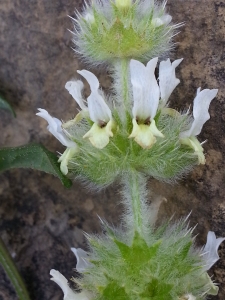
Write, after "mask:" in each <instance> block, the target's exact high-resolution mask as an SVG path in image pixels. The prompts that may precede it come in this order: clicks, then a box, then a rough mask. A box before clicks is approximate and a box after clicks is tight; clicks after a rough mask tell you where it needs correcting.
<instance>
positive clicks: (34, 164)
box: [0, 144, 72, 188]
mask: <svg viewBox="0 0 225 300" xmlns="http://www.w3.org/2000/svg"><path fill="white" fill-rule="evenodd" d="M13 168H31V169H35V170H40V171H44V172H46V173H49V174H52V175H54V176H56V177H58V178H59V179H60V180H61V182H62V184H63V185H64V186H65V187H67V188H69V187H70V186H71V185H72V182H71V180H70V179H68V178H67V177H66V176H64V175H63V174H62V172H61V171H60V165H59V163H58V158H57V156H56V155H55V154H53V153H52V152H50V151H48V150H47V149H46V148H45V147H44V146H42V145H37V144H30V145H26V146H20V147H15V148H2V149H0V172H2V171H5V170H8V169H13Z"/></svg>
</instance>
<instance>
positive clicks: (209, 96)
mask: <svg viewBox="0 0 225 300" xmlns="http://www.w3.org/2000/svg"><path fill="white" fill-rule="evenodd" d="M217 92H218V90H217V89H213V90H209V89H206V90H203V91H200V88H198V90H197V96H196V97H195V99H194V106H193V117H194V121H193V123H192V125H191V128H190V129H189V130H187V131H184V132H182V133H181V137H182V138H183V137H189V136H196V135H198V134H199V133H200V132H201V130H202V127H203V125H204V123H205V122H206V121H207V120H209V119H210V115H209V105H210V103H211V101H212V100H213V98H215V97H216V94H217Z"/></svg>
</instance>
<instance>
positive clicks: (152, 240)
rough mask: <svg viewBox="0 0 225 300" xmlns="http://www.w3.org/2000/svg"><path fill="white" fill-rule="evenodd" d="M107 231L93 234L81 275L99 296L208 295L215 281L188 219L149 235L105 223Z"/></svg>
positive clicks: (165, 298)
mask: <svg viewBox="0 0 225 300" xmlns="http://www.w3.org/2000/svg"><path fill="white" fill-rule="evenodd" d="M104 229H105V231H106V235H104V236H101V237H95V236H88V237H87V238H88V241H89V245H90V252H89V256H88V259H86V260H88V262H89V264H88V265H87V267H86V269H85V270H84V271H83V272H82V273H83V276H82V278H81V279H78V280H77V279H75V281H76V282H77V283H78V285H79V286H80V287H81V288H82V289H83V290H85V291H89V292H90V294H91V295H92V296H91V299H95V300H115V299H119V300H147V299H148V300H149V299H152V300H179V299H180V300H181V299H189V298H186V297H185V295H187V294H192V295H195V297H196V298H194V299H196V300H200V299H205V295H206V293H209V294H210V292H209V290H210V289H211V287H212V285H213V283H212V282H211V280H210V279H209V277H208V276H205V275H206V272H204V270H203V265H204V264H205V262H204V261H203V260H202V258H201V256H200V254H201V251H200V250H197V249H195V246H194V242H193V239H192V237H191V232H192V230H191V229H188V226H187V224H186V222H185V221H184V220H181V221H180V222H177V223H176V224H175V225H170V224H166V225H164V226H161V227H159V228H158V229H157V230H151V229H150V228H149V230H148V231H147V232H145V234H144V236H141V235H140V234H139V233H137V232H135V233H134V235H133V236H132V237H131V236H130V233H128V232H126V231H123V232H120V231H116V230H114V229H111V228H110V227H109V226H107V225H106V226H105V228H104Z"/></svg>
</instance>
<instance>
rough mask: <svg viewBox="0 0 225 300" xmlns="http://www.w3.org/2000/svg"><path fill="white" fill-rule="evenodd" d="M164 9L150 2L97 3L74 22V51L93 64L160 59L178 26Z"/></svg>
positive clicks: (148, 0) (169, 47)
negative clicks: (129, 3)
mask: <svg viewBox="0 0 225 300" xmlns="http://www.w3.org/2000/svg"><path fill="white" fill-rule="evenodd" d="M118 2H119V1H118ZM164 6H165V5H164V4H163V5H158V4H155V3H154V1H150V0H145V1H140V0H136V1H133V4H131V5H125V6H119V5H116V3H115V2H114V1H102V2H100V1H98V0H95V1H93V3H92V5H91V6H86V8H85V10H84V11H83V13H82V14H81V15H78V16H77V19H76V20H75V22H74V28H75V30H74V44H75V45H76V48H75V50H76V51H77V52H78V53H79V54H80V55H81V56H82V57H83V58H84V59H85V60H88V61H89V62H91V63H94V64H96V63H97V64H98V63H104V62H105V61H108V62H112V61H114V60H115V59H122V58H129V59H130V58H133V59H138V60H141V61H148V60H149V59H151V58H152V57H155V56H161V55H163V54H165V52H168V51H169V50H170V49H171V47H172V44H171V38H172V36H173V35H174V30H175V28H176V27H177V26H175V25H171V24H170V22H171V19H172V18H171V16H169V15H167V14H165V7H164Z"/></svg>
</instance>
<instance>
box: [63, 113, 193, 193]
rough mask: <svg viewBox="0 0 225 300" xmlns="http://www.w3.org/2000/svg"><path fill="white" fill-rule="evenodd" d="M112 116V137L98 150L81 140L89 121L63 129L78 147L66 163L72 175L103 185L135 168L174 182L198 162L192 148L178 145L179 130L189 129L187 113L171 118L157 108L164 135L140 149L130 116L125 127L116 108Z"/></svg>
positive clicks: (158, 124)
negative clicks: (113, 122)
mask: <svg viewBox="0 0 225 300" xmlns="http://www.w3.org/2000/svg"><path fill="white" fill-rule="evenodd" d="M113 117H114V120H115V123H116V127H115V129H114V132H113V137H112V138H110V141H109V143H108V145H107V146H106V147H104V148H103V149H101V150H99V149H98V148H95V147H94V146H93V145H92V144H91V143H90V141H89V140H87V139H83V136H84V134H85V133H86V132H87V131H88V130H89V129H90V128H91V125H92V123H91V122H90V123H88V122H87V120H85V119H83V120H81V121H80V122H78V123H75V124H73V125H71V126H70V127H68V128H66V130H67V132H68V133H69V134H70V136H71V138H72V139H73V140H74V141H75V142H76V143H77V145H78V146H79V149H80V150H79V152H77V154H76V155H75V156H74V157H73V158H72V159H71V160H70V162H69V165H68V169H69V171H70V175H71V176H73V177H74V175H75V177H78V178H80V179H82V180H83V181H86V182H90V183H94V184H95V185H97V186H99V187H104V186H107V185H109V184H110V183H112V182H113V181H114V180H115V179H118V178H119V177H123V174H124V173H126V172H128V173H129V171H130V170H131V169H135V170H136V171H138V172H141V173H143V174H146V175H148V176H152V177H154V178H157V179H159V180H162V181H166V182H173V181H175V180H176V179H178V178H180V177H181V176H182V175H183V174H185V173H186V172H187V171H189V170H190V169H191V168H192V167H193V166H194V165H196V164H197V163H198V160H197V156H196V155H195V154H193V150H192V149H191V148H190V147H188V146H185V145H181V143H180V141H179V134H180V132H182V131H184V130H185V129H186V128H188V124H189V118H188V117H187V116H186V115H179V114H178V115H177V116H176V117H173V116H170V115H168V114H163V113H162V112H161V111H159V112H158V115H157V118H156V124H157V127H158V128H159V129H160V131H162V132H163V134H164V136H165V137H164V138H157V142H156V143H155V144H154V145H153V146H152V147H151V148H150V149H143V148H142V147H141V146H140V145H138V144H137V143H136V142H135V141H134V140H133V139H130V138H129V135H130V133H131V131H132V119H131V116H130V115H129V114H128V113H127V124H126V127H124V126H123V125H122V122H121V120H120V118H119V116H118V114H117V112H116V111H114V113H113Z"/></svg>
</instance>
